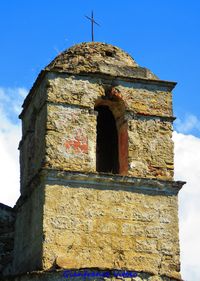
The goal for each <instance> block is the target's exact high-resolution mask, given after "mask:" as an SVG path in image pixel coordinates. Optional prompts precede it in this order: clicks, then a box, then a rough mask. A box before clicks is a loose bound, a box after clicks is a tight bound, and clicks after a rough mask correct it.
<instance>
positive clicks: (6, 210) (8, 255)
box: [0, 203, 15, 276]
mask: <svg viewBox="0 0 200 281" xmlns="http://www.w3.org/2000/svg"><path fill="white" fill-rule="evenodd" d="M14 222H15V212H14V210H13V208H11V207H8V206H6V205H4V204H1V203H0V226H1V228H0V276H1V274H2V273H7V274H9V273H10V269H11V261H12V258H13V245H14Z"/></svg>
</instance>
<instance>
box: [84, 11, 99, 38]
mask: <svg viewBox="0 0 200 281" xmlns="http://www.w3.org/2000/svg"><path fill="white" fill-rule="evenodd" d="M85 17H86V18H87V19H88V20H90V21H91V27H92V29H91V32H92V42H94V24H96V25H98V26H100V25H99V24H98V23H97V22H96V21H95V20H94V13H93V11H92V14H91V17H88V16H85Z"/></svg>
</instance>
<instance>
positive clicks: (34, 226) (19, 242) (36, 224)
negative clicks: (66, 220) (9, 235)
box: [13, 184, 44, 272]
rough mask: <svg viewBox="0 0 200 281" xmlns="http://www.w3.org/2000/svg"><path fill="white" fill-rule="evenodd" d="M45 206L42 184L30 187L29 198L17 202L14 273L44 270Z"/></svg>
mask: <svg viewBox="0 0 200 281" xmlns="http://www.w3.org/2000/svg"><path fill="white" fill-rule="evenodd" d="M43 204H44V188H43V185H42V184H38V185H35V186H29V194H28V196H26V197H25V198H23V197H21V198H20V199H19V201H18V202H17V206H16V211H17V218H16V224H15V241H14V242H15V243H14V260H13V272H26V271H31V270H34V269H40V268H42V241H43V235H44V233H43Z"/></svg>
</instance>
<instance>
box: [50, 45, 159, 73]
mask: <svg viewBox="0 0 200 281" xmlns="http://www.w3.org/2000/svg"><path fill="white" fill-rule="evenodd" d="M45 70H48V71H58V72H68V73H74V74H79V73H102V74H110V75H112V76H126V77H138V78H148V79H157V77H156V76H155V75H154V74H153V73H152V72H150V71H149V70H148V69H146V68H142V67H139V65H138V64H137V63H136V62H135V60H134V59H133V58H132V57H131V56H130V55H128V54H127V53H126V52H124V51H123V50H121V49H120V48H118V47H115V46H112V45H110V44H105V43H99V42H88V43H81V44H77V45H75V46H73V47H71V48H69V49H67V50H65V51H64V52H62V53H61V54H59V55H58V56H57V57H56V58H55V59H54V60H53V61H52V62H51V63H50V64H49V65H48V66H47V67H46V68H45Z"/></svg>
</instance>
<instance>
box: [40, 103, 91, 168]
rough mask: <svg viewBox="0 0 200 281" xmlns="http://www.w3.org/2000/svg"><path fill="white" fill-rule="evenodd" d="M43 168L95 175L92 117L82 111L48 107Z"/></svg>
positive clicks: (56, 106) (49, 105)
mask: <svg viewBox="0 0 200 281" xmlns="http://www.w3.org/2000/svg"><path fill="white" fill-rule="evenodd" d="M47 112H48V114H47V133H46V160H45V166H46V167H52V168H55V169H61V170H71V171H87V172H91V171H93V172H94V171H96V115H95V114H94V113H93V112H88V110H86V109H80V108H76V107H75V108H74V107H70V106H63V105H53V104H48V109H47Z"/></svg>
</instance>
